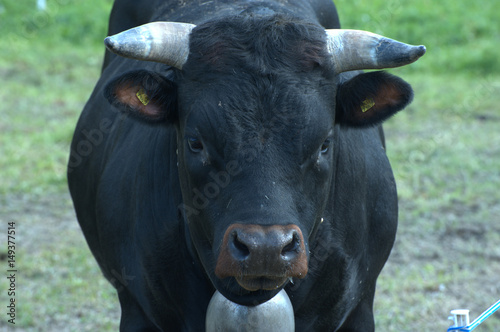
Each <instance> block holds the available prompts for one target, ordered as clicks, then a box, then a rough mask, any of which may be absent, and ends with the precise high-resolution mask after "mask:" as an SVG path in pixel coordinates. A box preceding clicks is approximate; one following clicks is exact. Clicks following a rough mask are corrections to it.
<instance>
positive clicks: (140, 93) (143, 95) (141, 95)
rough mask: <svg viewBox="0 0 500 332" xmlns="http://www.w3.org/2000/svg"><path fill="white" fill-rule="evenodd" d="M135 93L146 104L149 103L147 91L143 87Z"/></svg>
mask: <svg viewBox="0 0 500 332" xmlns="http://www.w3.org/2000/svg"><path fill="white" fill-rule="evenodd" d="M135 95H136V96H137V99H139V101H140V102H141V103H142V104H143V105H144V106H146V105H147V104H149V97H148V95H147V94H146V91H144V89H143V88H141V89H140V90H139V91H137V93H136V94H135Z"/></svg>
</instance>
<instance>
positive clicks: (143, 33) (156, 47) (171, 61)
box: [104, 22, 195, 69]
mask: <svg viewBox="0 0 500 332" xmlns="http://www.w3.org/2000/svg"><path fill="white" fill-rule="evenodd" d="M194 27H195V25H194V24H188V23H176V22H153V23H148V24H144V25H141V26H138V27H136V28H132V29H130V30H126V31H123V32H121V33H119V34H116V35H113V36H110V37H107V38H106V39H105V40H104V44H105V45H106V47H107V48H108V49H109V50H110V51H111V52H113V53H116V54H118V55H121V56H124V57H126V58H132V59H136V60H146V61H155V62H161V63H165V64H167V65H170V66H172V67H175V68H178V69H182V66H183V65H184V63H186V60H187V57H188V55H189V34H190V33H191V30H193V28H194Z"/></svg>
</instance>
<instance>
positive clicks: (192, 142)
mask: <svg viewBox="0 0 500 332" xmlns="http://www.w3.org/2000/svg"><path fill="white" fill-rule="evenodd" d="M187 141H188V145H189V149H190V150H191V151H193V152H195V153H197V152H201V151H202V150H203V143H202V142H201V140H200V139H199V138H196V137H188V138H187Z"/></svg>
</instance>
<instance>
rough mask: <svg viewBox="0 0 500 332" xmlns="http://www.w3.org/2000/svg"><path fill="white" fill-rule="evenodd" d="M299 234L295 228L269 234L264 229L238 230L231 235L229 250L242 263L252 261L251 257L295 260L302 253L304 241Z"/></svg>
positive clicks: (273, 231)
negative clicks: (301, 248) (301, 246)
mask: <svg viewBox="0 0 500 332" xmlns="http://www.w3.org/2000/svg"><path fill="white" fill-rule="evenodd" d="M253 228H255V229H253ZM298 234H299V233H298V232H297V230H295V229H293V228H292V229H273V230H270V231H269V230H268V231H267V232H266V230H265V229H263V228H262V227H251V228H250V229H246V228H236V229H235V230H234V231H232V232H231V234H230V238H229V241H228V246H229V248H228V249H229V251H230V253H231V255H233V256H234V257H235V258H236V259H238V260H241V261H244V260H248V259H252V258H253V257H251V256H257V257H265V256H270V257H276V259H282V260H293V259H294V258H296V257H295V256H297V255H299V253H300V243H301V242H302V241H301V240H300V238H299V235H298Z"/></svg>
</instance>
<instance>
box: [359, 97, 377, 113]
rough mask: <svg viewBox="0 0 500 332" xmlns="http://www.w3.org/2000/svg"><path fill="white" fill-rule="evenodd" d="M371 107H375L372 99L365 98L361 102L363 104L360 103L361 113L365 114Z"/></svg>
mask: <svg viewBox="0 0 500 332" xmlns="http://www.w3.org/2000/svg"><path fill="white" fill-rule="evenodd" d="M373 105H375V102H374V101H373V99H371V98H366V99H365V100H363V102H362V103H361V112H363V113H365V112H366V111H368V110H369V109H370V108H372V107H373Z"/></svg>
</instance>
